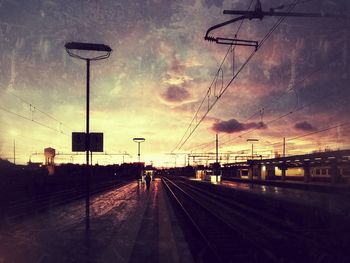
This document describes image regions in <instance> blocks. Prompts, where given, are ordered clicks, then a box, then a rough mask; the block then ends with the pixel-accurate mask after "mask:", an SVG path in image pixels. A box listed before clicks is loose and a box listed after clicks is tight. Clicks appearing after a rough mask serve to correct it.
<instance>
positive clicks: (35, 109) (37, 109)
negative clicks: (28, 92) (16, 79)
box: [9, 91, 73, 130]
mask: <svg viewBox="0 0 350 263" xmlns="http://www.w3.org/2000/svg"><path fill="white" fill-rule="evenodd" d="M9 94H10V95H12V96H14V97H15V98H17V99H19V100H20V101H21V102H23V103H25V104H27V105H29V107H30V111H31V112H32V113H33V111H32V109H33V110H34V111H38V112H40V113H42V114H43V115H45V116H47V117H49V118H50V119H52V120H54V121H56V122H57V123H58V124H59V125H60V126H61V125H63V126H66V127H67V128H69V129H70V130H73V129H72V128H71V127H69V126H67V125H66V124H64V123H63V122H62V121H60V120H58V119H57V118H55V117H53V116H52V115H50V114H48V113H46V112H45V111H43V110H41V109H39V108H38V107H36V106H35V105H34V104H33V103H30V102H28V101H26V100H24V99H23V98H21V97H20V96H18V95H16V94H14V93H13V92H11V91H9Z"/></svg>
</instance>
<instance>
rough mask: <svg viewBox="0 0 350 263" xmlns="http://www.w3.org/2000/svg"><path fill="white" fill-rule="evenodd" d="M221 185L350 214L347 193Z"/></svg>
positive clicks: (237, 184) (244, 184)
mask: <svg viewBox="0 0 350 263" xmlns="http://www.w3.org/2000/svg"><path fill="white" fill-rule="evenodd" d="M221 185H223V186H226V187H232V188H235V189H237V190H242V191H250V192H253V193H255V194H264V195H267V196H271V197H274V198H279V199H283V200H286V201H290V202H297V203H301V204H307V205H310V206H314V207H320V208H322V209H325V210H327V211H329V212H331V213H335V214H340V215H346V216H349V212H348V211H350V197H349V196H346V195H337V194H330V193H320V192H312V191H306V190H298V189H290V188H283V187H275V186H265V185H253V187H252V185H251V184H247V183H239V182H232V181H225V180H223V181H222V182H221Z"/></svg>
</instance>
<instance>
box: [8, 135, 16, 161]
mask: <svg viewBox="0 0 350 263" xmlns="http://www.w3.org/2000/svg"><path fill="white" fill-rule="evenodd" d="M10 134H11V135H12V137H13V164H14V165H16V136H17V132H16V131H14V130H12V131H10Z"/></svg>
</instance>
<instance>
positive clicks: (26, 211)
mask: <svg viewBox="0 0 350 263" xmlns="http://www.w3.org/2000/svg"><path fill="white" fill-rule="evenodd" d="M127 183H129V182H126V181H125V182H116V181H108V182H102V183H98V184H95V185H91V188H90V196H94V195H96V194H101V193H104V192H106V191H110V190H112V189H115V188H119V187H121V186H123V185H125V184H127ZM85 196H86V186H85V185H82V186H81V187H79V188H72V189H65V190H62V191H57V192H54V193H50V194H42V195H39V196H36V197H35V198H33V199H23V200H16V201H13V202H9V203H7V204H6V205H4V207H3V211H4V217H7V219H10V220H16V219H20V218H22V217H25V216H28V215H30V214H33V213H37V212H41V211H45V210H47V209H50V208H53V207H57V206H59V205H63V204H66V203H70V202H73V201H77V200H79V199H82V198H85Z"/></svg>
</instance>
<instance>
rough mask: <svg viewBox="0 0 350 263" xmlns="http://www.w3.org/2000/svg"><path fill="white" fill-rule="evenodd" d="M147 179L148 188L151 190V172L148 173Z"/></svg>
mask: <svg viewBox="0 0 350 263" xmlns="http://www.w3.org/2000/svg"><path fill="white" fill-rule="evenodd" d="M145 181H146V189H147V190H149V188H150V186H151V176H150V175H149V174H146V177H145Z"/></svg>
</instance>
